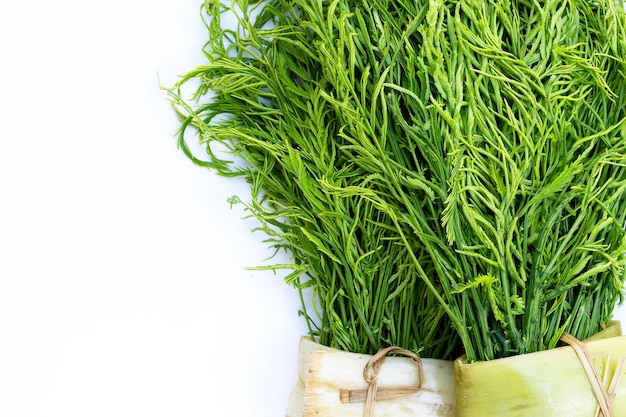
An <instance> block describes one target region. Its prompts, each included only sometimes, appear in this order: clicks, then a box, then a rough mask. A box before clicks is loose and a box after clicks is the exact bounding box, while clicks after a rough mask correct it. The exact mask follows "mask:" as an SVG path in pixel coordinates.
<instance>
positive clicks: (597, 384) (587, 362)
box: [561, 333, 624, 417]
mask: <svg viewBox="0 0 626 417" xmlns="http://www.w3.org/2000/svg"><path fill="white" fill-rule="evenodd" d="M561 341H563V342H565V343H567V344H568V345H570V346H571V347H572V348H573V349H574V352H576V355H577V356H578V359H579V360H580V363H581V364H582V366H583V369H584V370H585V373H586V374H587V378H588V379H589V382H590V383H591V387H592V388H593V392H594V394H595V396H596V401H597V402H598V407H597V409H596V413H595V416H596V417H615V413H614V411H613V399H614V398H615V390H616V389H617V384H618V383H619V380H620V378H621V375H622V373H623V371H624V360H623V359H622V360H620V362H619V364H618V366H617V369H616V370H615V373H614V374H613V379H612V381H611V384H610V386H609V389H608V391H607V389H606V388H605V387H604V382H603V380H602V378H600V375H599V374H598V371H597V370H596V368H595V366H593V360H592V359H591V355H590V354H589V351H588V350H587V348H586V347H585V345H584V344H583V343H582V342H581V341H580V340H578V339H576V338H575V337H574V336H572V335H571V334H569V333H563V335H562V336H561ZM608 366H609V361H608V360H607V363H606V367H607V368H608ZM607 372H608V371H607Z"/></svg>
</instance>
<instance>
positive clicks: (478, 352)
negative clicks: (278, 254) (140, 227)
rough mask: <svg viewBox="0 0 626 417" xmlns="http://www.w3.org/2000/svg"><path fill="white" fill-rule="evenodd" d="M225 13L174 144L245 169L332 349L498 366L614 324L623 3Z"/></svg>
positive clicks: (619, 243)
mask: <svg viewBox="0 0 626 417" xmlns="http://www.w3.org/2000/svg"><path fill="white" fill-rule="evenodd" d="M230 9H231V13H233V14H234V16H236V18H237V25H236V27H234V28H227V27H225V25H223V24H222V20H221V18H220V17H221V16H222V13H224V12H225V10H226V7H225V6H224V5H223V4H222V3H221V2H219V1H218V0H205V1H204V2H203V4H202V15H203V17H204V19H205V23H206V28H207V29H208V35H209V40H208V42H207V44H206V47H205V50H204V55H205V57H206V59H207V63H206V65H203V66H200V67H198V68H196V69H193V70H192V71H190V72H189V73H188V74H186V75H185V76H184V77H182V78H181V80H180V82H179V83H178V84H177V85H175V86H174V87H173V88H171V89H170V97H171V100H172V102H173V104H174V107H175V109H176V111H177V112H178V114H179V117H180V120H181V123H182V126H181V129H180V132H179V143H180V146H181V148H182V149H183V151H185V153H187V154H188V155H189V156H190V157H191V158H192V159H193V160H194V161H195V162H196V163H198V164H199V165H202V166H206V167H209V168H211V169H212V170H214V171H216V172H217V173H219V174H221V175H226V176H241V177H244V178H245V179H246V180H247V181H248V182H249V183H250V190H251V194H250V199H249V200H248V199H245V201H246V202H245V203H244V204H246V208H247V209H248V210H249V211H250V213H251V214H252V215H253V216H255V217H256V218H258V219H259V221H260V222H261V227H260V229H261V230H262V231H263V232H264V233H265V234H266V235H267V237H268V239H267V241H268V243H269V244H270V245H271V246H273V247H275V248H276V249H278V250H281V249H285V250H287V251H288V252H289V253H290V254H291V256H292V257H293V263H292V264H288V265H271V266H267V267H268V268H273V269H276V270H283V269H284V270H288V271H290V272H289V273H288V274H286V280H287V282H288V283H289V284H292V285H295V286H296V287H297V288H300V289H303V288H310V289H311V290H312V293H313V297H314V302H313V305H314V306H316V312H315V313H316V314H313V313H312V312H309V311H306V309H303V310H304V311H303V313H304V316H305V317H306V319H307V321H308V323H309V326H310V331H311V334H312V335H313V336H315V337H316V338H318V340H319V341H320V342H321V343H323V344H326V345H329V346H333V347H338V348H341V349H344V350H347V351H351V352H362V353H372V352H374V351H376V350H377V349H378V348H379V347H380V346H382V345H390V344H392V345H400V346H403V347H405V348H408V349H411V350H413V351H415V352H418V353H419V354H421V355H422V356H428V357H435V358H444V359H449V358H452V357H454V356H456V355H458V354H460V353H461V352H464V353H465V354H466V355H467V357H468V360H470V361H474V360H488V359H494V358H498V357H502V356H509V355H515V354H522V353H528V352H534V351H539V350H544V349H548V348H552V347H554V346H556V344H557V343H558V339H559V337H560V336H561V334H562V332H563V331H568V332H569V333H571V334H573V335H574V336H576V337H578V338H585V337H588V336H590V335H592V334H593V333H595V332H597V331H599V330H600V329H601V328H602V326H603V324H604V323H605V322H607V321H608V320H609V319H610V318H611V315H612V312H613V310H614V309H615V307H616V303H617V302H619V301H621V298H622V295H623V286H624V279H625V270H624V264H625V261H626V255H625V251H626V234H625V232H624V225H625V221H626V13H625V12H624V3H622V2H618V1H615V0H598V1H588V0H552V1H531V0H523V1H522V0H520V1H517V0H486V1H485V0H455V1H452V0H449V1H447V0H429V1H426V0H411V1H408V0H373V1H371V0H370V1H366V0H333V1H328V0H268V1H267V2H263V3H257V2H251V1H245V0H241V1H233V2H232V4H231V8H230ZM192 83H197V84H196V85H197V86H198V87H197V89H196V91H195V94H193V95H192V96H190V97H185V96H184V94H183V91H184V88H185V86H186V85H191V84H192ZM192 133H195V134H197V137H198V138H199V140H200V142H201V143H203V144H204V145H206V153H207V155H206V158H205V159H202V158H196V157H195V156H194V155H193V154H192V152H191V151H190V148H189V146H188V145H187V141H188V140H191V137H192V136H193V135H192ZM196 140H197V139H196ZM305 305H306V303H303V306H305Z"/></svg>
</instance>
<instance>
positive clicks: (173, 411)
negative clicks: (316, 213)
mask: <svg viewBox="0 0 626 417" xmlns="http://www.w3.org/2000/svg"><path fill="white" fill-rule="evenodd" d="M199 5H200V1H199V0H175V1H174V0H109V1H107V2H88V1H78V0H56V1H42V0H31V1H28V2H18V1H12V2H8V1H7V2H3V3H2V5H0V57H1V58H0V60H1V63H0V416H3V417H4V416H6V417H21V416H28V417H34V416H42V417H43V416H64V417H73V416H77V417H78V416H80V417H85V416H89V417H92V416H94V417H95V416H118V417H122V416H151V417H159V416H185V417H192V416H229V417H240V416H241V417H243V416H259V417H264V416H267V417H270V416H271V417H276V416H282V415H284V411H285V408H286V403H287V399H288V396H289V392H290V390H291V387H292V385H293V382H294V380H295V372H296V353H297V346H298V340H299V337H300V335H301V334H304V333H305V331H306V329H305V326H304V323H303V321H302V320H301V319H300V318H299V317H298V316H297V311H298V308H299V302H298V297H297V293H296V292H295V290H293V289H291V288H289V287H287V286H286V285H285V284H284V283H283V281H282V278H281V277H277V276H274V275H272V274H270V273H259V272H250V271H248V270H246V269H245V267H246V266H253V265H258V264H262V263H263V262H264V259H265V258H266V257H267V255H268V254H269V253H268V252H267V250H266V249H265V246H264V244H262V243H261V242H260V240H261V238H262V237H263V236H261V235H259V234H252V233H250V229H252V228H253V227H254V226H255V224H254V222H253V221H250V220H247V221H243V220H241V217H242V216H243V215H244V213H243V212H242V211H241V209H240V208H237V207H235V208H233V209H232V210H231V209H230V207H229V205H228V204H227V202H226V199H227V198H228V197H229V196H231V195H234V194H238V195H240V196H242V197H243V198H245V196H246V195H247V187H246V186H245V184H242V183H241V182H238V181H236V180H227V179H222V178H219V177H217V176H216V175H214V174H212V173H211V172H209V171H206V170H204V169H201V168H197V167H195V166H194V165H193V164H191V162H190V161H188V160H187V159H186V158H185V157H184V156H183V155H182V153H181V152H180V151H179V150H178V149H177V147H176V143H175V140H174V132H175V130H176V128H177V121H176V119H175V117H174V114H173V111H172V110H171V108H170V106H169V103H168V101H167V98H166V96H165V93H164V92H163V91H162V90H160V89H159V81H158V77H160V79H161V82H162V83H163V84H165V85H171V84H172V83H173V82H175V81H176V80H177V77H178V76H179V75H181V74H183V73H184V72H186V71H187V70H189V69H191V68H193V67H194V66H196V65H199V64H201V63H202V62H203V61H202V56H201V54H200V49H201V47H202V44H203V42H204V40H205V39H206V34H205V32H204V29H203V27H202V24H201V21H200V19H199V14H198V12H199ZM619 314H620V318H621V319H622V320H626V314H625V309H624V308H621V309H620V313H619Z"/></svg>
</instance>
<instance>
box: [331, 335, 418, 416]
mask: <svg viewBox="0 0 626 417" xmlns="http://www.w3.org/2000/svg"><path fill="white" fill-rule="evenodd" d="M390 354H397V355H404V356H407V357H409V358H411V359H413V361H415V363H416V364H417V371H418V373H417V386H416V387H383V388H378V372H379V371H380V368H381V367H382V365H383V362H384V361H385V357H387V355H390ZM363 379H364V380H365V382H367V385H368V387H367V389H364V390H341V391H340V392H339V398H340V400H341V402H342V403H361V402H365V412H364V414H363V416H364V417H372V416H373V415H374V406H375V404H376V401H377V400H389V399H393V398H398V397H402V396H404V395H410V394H415V393H416V392H418V391H419V390H420V388H421V387H422V383H423V382H424V370H423V368H422V360H421V359H420V357H419V356H417V355H416V354H415V353H413V352H411V351H410V350H406V349H402V348H399V347H397V346H390V347H387V348H384V349H380V350H379V351H378V352H377V353H376V354H375V355H374V356H372V357H371V359H370V360H369V361H368V362H367V364H366V365H365V368H363Z"/></svg>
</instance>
